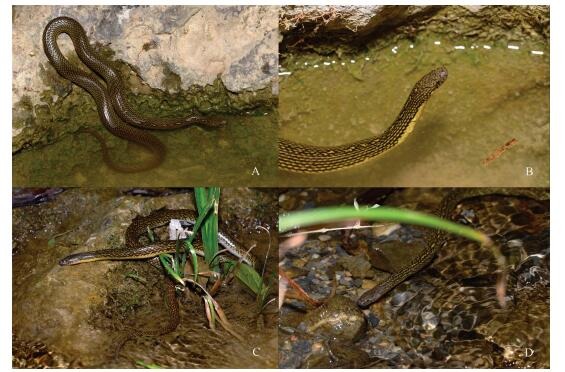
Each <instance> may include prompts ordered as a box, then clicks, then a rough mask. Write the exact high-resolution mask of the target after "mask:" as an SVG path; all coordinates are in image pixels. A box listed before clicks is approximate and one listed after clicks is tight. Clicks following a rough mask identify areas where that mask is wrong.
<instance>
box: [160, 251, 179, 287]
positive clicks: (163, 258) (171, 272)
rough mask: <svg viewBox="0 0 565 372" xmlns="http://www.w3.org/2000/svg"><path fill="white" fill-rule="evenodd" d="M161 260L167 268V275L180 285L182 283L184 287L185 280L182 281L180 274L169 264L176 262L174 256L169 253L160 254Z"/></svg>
mask: <svg viewBox="0 0 565 372" xmlns="http://www.w3.org/2000/svg"><path fill="white" fill-rule="evenodd" d="M159 260H160V261H161V264H162V265H163V267H164V268H165V271H166V272H167V274H169V275H170V276H171V278H173V279H174V280H175V281H176V282H178V283H180V284H182V285H183V286H184V280H182V278H181V277H180V276H179V274H178V273H177V272H176V271H175V270H174V269H173V267H172V266H171V264H170V263H169V260H171V262H174V260H173V256H171V255H170V254H167V253H165V254H160V255H159Z"/></svg>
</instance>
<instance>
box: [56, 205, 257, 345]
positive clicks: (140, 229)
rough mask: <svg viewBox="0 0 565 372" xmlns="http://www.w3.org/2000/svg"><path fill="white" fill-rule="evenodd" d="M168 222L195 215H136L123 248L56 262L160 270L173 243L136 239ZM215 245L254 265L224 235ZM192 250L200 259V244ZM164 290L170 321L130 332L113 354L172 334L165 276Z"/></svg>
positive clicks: (172, 307)
mask: <svg viewBox="0 0 565 372" xmlns="http://www.w3.org/2000/svg"><path fill="white" fill-rule="evenodd" d="M171 219H179V220H185V221H186V222H188V223H189V224H194V223H195V222H196V216H195V214H194V212H193V211H191V210H187V209H159V210H157V211H154V212H152V213H151V214H149V215H148V216H144V217H141V216H138V217H136V218H134V219H133V221H132V223H131V224H130V225H129V226H128V228H127V230H126V234H125V236H126V247H125V248H124V249H102V250H97V251H88V252H81V253H75V254H71V255H69V256H66V257H65V258H63V259H61V260H60V261H59V265H61V266H68V265H76V264H81V263H86V262H92V261H105V260H143V259H146V260H147V259H149V263H151V264H152V265H153V266H156V267H159V268H160V267H161V264H160V261H159V258H158V257H157V256H158V255H160V254H162V253H173V252H176V251H177V242H176V241H164V242H157V243H152V244H147V245H143V244H140V242H139V238H140V237H141V236H142V235H143V234H144V233H146V232H147V229H148V228H149V229H153V228H155V227H158V226H162V225H164V224H166V223H168V222H169V221H170V220H171ZM218 242H219V243H220V244H222V245H223V246H224V247H225V249H226V250H228V251H229V252H230V253H232V254H233V255H234V256H236V257H238V258H240V259H241V260H242V261H243V262H245V263H247V264H249V265H250V266H254V265H255V259H254V258H253V256H251V255H250V254H249V253H247V252H246V251H245V250H243V249H241V248H240V247H239V246H238V245H237V244H235V243H234V242H233V241H232V240H231V239H230V238H229V237H227V236H226V235H225V234H223V233H221V232H219V233H218ZM193 245H194V248H195V251H196V254H198V255H200V256H203V255H204V252H203V249H202V245H201V244H200V243H197V242H195V243H194V244H193ZM224 260H225V258H224V257H223V256H220V261H224ZM165 281H166V289H165V300H166V303H167V309H168V311H169V321H168V323H167V324H165V325H164V326H163V327H160V328H159V329H156V330H132V331H131V332H130V333H129V334H128V335H127V336H126V337H125V338H123V339H122V340H121V341H120V342H119V344H118V347H117V352H116V354H118V353H119V351H120V349H121V348H122V346H123V345H124V343H125V342H127V341H128V340H131V339H133V338H135V337H139V336H155V337H156V336H161V335H164V334H167V333H170V332H172V331H174V330H175V329H176V328H177V326H178V324H179V322H180V314H179V305H178V301H177V299H176V290H175V285H174V283H173V282H172V280H171V279H169V278H168V277H167V278H166V279H165Z"/></svg>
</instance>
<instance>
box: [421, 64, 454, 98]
mask: <svg viewBox="0 0 565 372" xmlns="http://www.w3.org/2000/svg"><path fill="white" fill-rule="evenodd" d="M446 80H447V69H446V68H445V67H444V66H441V67H438V68H436V69H433V70H432V71H430V72H428V73H427V74H426V75H424V77H423V78H421V79H420V81H418V82H417V83H416V86H415V87H418V89H420V90H424V91H430V93H431V92H433V91H434V90H436V89H437V88H439V87H440V86H441V84H443V83H444V82H445V81H446Z"/></svg>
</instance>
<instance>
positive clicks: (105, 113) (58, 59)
mask: <svg viewBox="0 0 565 372" xmlns="http://www.w3.org/2000/svg"><path fill="white" fill-rule="evenodd" d="M62 33H65V34H67V35H69V37H70V38H71V41H72V42H73V46H74V48H75V51H76V53H77V55H78V57H79V58H80V59H81V61H82V62H84V64H85V65H86V66H88V68H90V69H91V70H92V71H94V72H95V73H96V74H98V76H100V77H102V79H103V80H104V82H105V83H106V85H104V84H103V83H102V82H100V80H99V79H98V78H97V77H96V75H95V74H93V73H87V72H85V71H83V70H82V69H80V68H79V67H77V66H73V65H72V64H71V63H70V62H69V61H68V60H67V58H66V57H65V56H64V55H63V53H62V52H61V50H60V49H59V46H58V45H57V38H58V37H59V35H60V34H62ZM43 49H44V50H45V54H46V55H47V58H48V59H49V61H50V62H51V64H52V65H53V67H54V68H55V69H56V70H57V72H58V73H59V74H60V75H61V76H62V77H64V78H65V79H68V80H70V81H72V82H73V83H75V84H76V85H78V86H80V87H81V88H83V89H84V90H86V91H87V92H88V93H89V94H90V95H91V96H92V98H94V101H95V102H96V106H97V109H98V115H99V116H100V120H101V121H102V124H104V126H105V127H106V129H108V130H109V131H110V133H112V134H114V135H115V136H118V137H120V138H123V139H126V140H128V141H131V142H134V143H137V144H139V145H141V146H143V147H144V148H146V149H147V150H148V151H149V152H150V153H151V154H152V155H153V156H152V159H151V160H149V161H147V162H146V163H144V164H136V165H130V164H128V165H125V164H118V163H116V162H115V161H114V160H112V158H111V157H110V155H109V153H108V148H107V146H106V144H105V142H104V140H103V138H102V136H100V134H98V133H96V132H94V131H88V132H89V133H91V134H93V135H94V136H95V137H96V138H97V139H98V141H99V142H100V143H101V146H102V153H103V158H104V161H105V162H106V164H107V165H108V166H109V167H110V168H112V169H114V170H116V171H119V172H123V173H134V172H141V171H145V170H149V169H152V168H155V167H157V166H159V165H160V164H161V163H162V162H163V160H164V159H165V155H166V148H165V146H164V145H163V144H162V143H161V141H159V140H158V139H157V137H155V136H153V135H152V134H149V133H146V132H144V131H142V130H140V129H138V128H144V129H158V130H168V129H177V128H182V127H186V126H190V125H204V126H208V127H217V126H219V125H222V124H223V122H222V121H220V120H217V119H215V118H205V117H201V116H187V117H184V118H144V117H142V116H140V115H139V114H137V113H136V112H135V111H134V110H133V109H132V108H131V107H130V105H129V104H128V102H127V99H126V94H125V89H124V84H123V82H122V79H121V77H120V75H119V74H118V72H117V71H116V69H114V68H113V67H111V66H110V65H109V64H108V63H107V62H106V61H104V60H103V58H102V57H101V56H100V55H99V54H98V53H96V51H94V49H93V48H92V47H91V46H90V43H89V41H88V38H87V36H86V32H85V31H84V29H83V28H82V26H81V25H80V23H78V22H77V21H76V20H74V19H72V18H69V17H57V18H55V19H53V20H51V21H50V22H49V23H48V24H47V26H46V27H45V30H44V31H43ZM135 127H137V128H135Z"/></svg>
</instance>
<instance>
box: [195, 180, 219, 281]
mask: <svg viewBox="0 0 565 372" xmlns="http://www.w3.org/2000/svg"><path fill="white" fill-rule="evenodd" d="M194 195H195V198H196V206H197V208H198V213H199V217H200V214H202V213H207V214H208V209H209V208H212V210H211V211H210V212H211V213H209V214H208V215H207V218H206V219H205V220H204V222H203V224H202V242H203V244H204V259H205V261H206V262H207V263H208V264H211V269H212V270H214V271H218V270H219V266H218V264H217V263H216V262H213V258H214V257H215V256H216V254H217V252H218V203H219V201H220V188H219V187H210V188H205V187H197V188H195V189H194ZM195 228H196V226H195Z"/></svg>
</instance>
